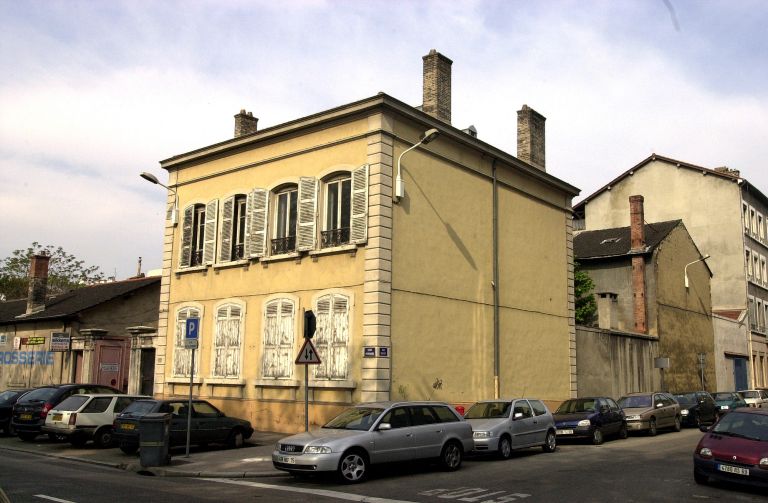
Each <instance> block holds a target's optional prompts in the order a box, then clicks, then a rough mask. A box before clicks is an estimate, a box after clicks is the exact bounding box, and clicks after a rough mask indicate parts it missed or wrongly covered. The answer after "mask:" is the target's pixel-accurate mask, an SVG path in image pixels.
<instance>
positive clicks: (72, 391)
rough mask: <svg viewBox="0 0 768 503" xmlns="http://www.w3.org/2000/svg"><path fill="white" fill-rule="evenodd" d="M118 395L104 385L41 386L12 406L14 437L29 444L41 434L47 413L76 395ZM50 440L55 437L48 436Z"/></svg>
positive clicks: (116, 390)
mask: <svg viewBox="0 0 768 503" xmlns="http://www.w3.org/2000/svg"><path fill="white" fill-rule="evenodd" d="M86 393H118V394H122V391H120V390H118V389H115V388H113V387H111V386H106V385H104V384H52V385H50V386H41V387H39V388H34V389H33V390H31V391H29V392H28V393H25V394H24V396H22V397H21V398H19V400H18V401H17V402H16V405H14V406H13V416H12V418H11V427H12V428H13V429H14V430H16V435H18V436H19V438H20V439H22V440H24V441H25V442H31V441H33V440H34V439H35V438H37V436H38V435H40V434H41V433H42V427H43V425H44V424H45V418H46V417H47V416H48V411H49V410H51V409H52V408H54V407H55V406H56V405H58V404H59V403H61V402H62V400H64V399H65V398H68V397H70V396H72V395H76V394H86ZM49 436H50V437H51V438H52V439H55V438H56V435H54V434H52V433H51V434H49Z"/></svg>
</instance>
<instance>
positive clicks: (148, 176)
mask: <svg viewBox="0 0 768 503" xmlns="http://www.w3.org/2000/svg"><path fill="white" fill-rule="evenodd" d="M139 176H140V177H142V178H143V179H145V180H146V181H148V182H150V183H154V184H155V185H159V186H161V187H164V188H165V189H167V190H168V191H170V192H173V208H172V209H171V224H172V225H176V223H177V218H178V214H179V196H178V194H177V193H176V189H172V188H170V187H168V186H167V185H163V184H162V183H160V180H158V179H157V177H156V176H155V175H153V174H152V173H147V172H146V171H142V172H141V173H139Z"/></svg>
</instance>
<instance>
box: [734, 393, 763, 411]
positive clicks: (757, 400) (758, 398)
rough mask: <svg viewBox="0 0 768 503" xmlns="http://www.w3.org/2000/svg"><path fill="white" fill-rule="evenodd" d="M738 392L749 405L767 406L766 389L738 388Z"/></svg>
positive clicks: (756, 406)
mask: <svg viewBox="0 0 768 503" xmlns="http://www.w3.org/2000/svg"><path fill="white" fill-rule="evenodd" d="M739 394H740V395H741V396H742V397H744V401H745V402H747V405H748V406H749V407H755V408H758V409H760V408H763V407H765V408H768V391H766V390H764V389H743V390H739Z"/></svg>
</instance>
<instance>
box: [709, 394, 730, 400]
mask: <svg viewBox="0 0 768 503" xmlns="http://www.w3.org/2000/svg"><path fill="white" fill-rule="evenodd" d="M712 398H714V399H715V400H736V397H735V396H733V393H715V394H714V395H713V396H712Z"/></svg>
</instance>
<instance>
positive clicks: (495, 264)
mask: <svg viewBox="0 0 768 503" xmlns="http://www.w3.org/2000/svg"><path fill="white" fill-rule="evenodd" d="M491 172H492V175H493V397H494V398H499V397H500V389H499V191H498V179H497V178H496V158H495V157H494V158H493V161H492V162H491Z"/></svg>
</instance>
